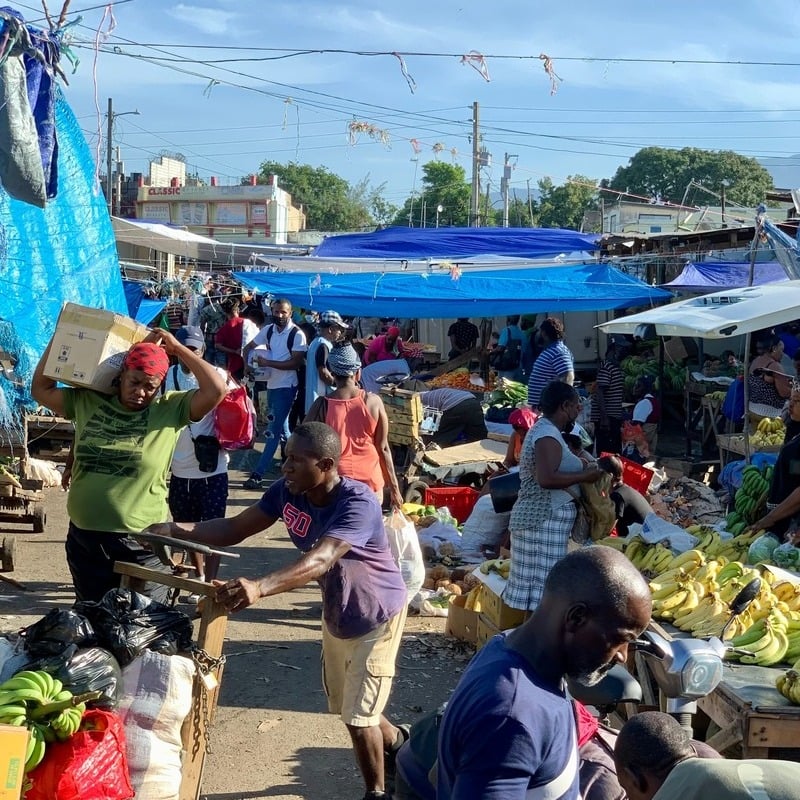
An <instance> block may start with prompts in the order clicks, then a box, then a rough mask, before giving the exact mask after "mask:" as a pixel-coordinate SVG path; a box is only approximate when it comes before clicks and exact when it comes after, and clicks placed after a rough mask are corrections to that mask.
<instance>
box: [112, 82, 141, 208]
mask: <svg viewBox="0 0 800 800" xmlns="http://www.w3.org/2000/svg"><path fill="white" fill-rule="evenodd" d="M126 114H135V115H137V116H138V114H139V112H138V111H120V112H115V111H114V101H113V100H112V99H111V98H110V97H109V98H108V113H107V117H108V118H107V120H106V122H107V125H106V205H107V206H108V216H109V217H110V216H112V214H113V212H114V205H113V202H114V192H113V188H114V183H113V178H112V173H113V172H114V167H113V164H114V148H113V146H112V141H111V140H112V138H113V135H114V120H115V119H116V118H117V117H122V116H125V115H126Z"/></svg>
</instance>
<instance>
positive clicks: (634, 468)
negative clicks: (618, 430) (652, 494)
mask: <svg viewBox="0 0 800 800" xmlns="http://www.w3.org/2000/svg"><path fill="white" fill-rule="evenodd" d="M600 455H603V456H610V455H613V453H601V454H600ZM617 458H618V459H619V460H620V461H621V462H622V480H623V481H624V482H625V483H626V484H627V485H628V486H630V487H631V488H632V489H636V491H637V492H639V494H641V495H644V496H645V497H647V489H648V488H649V486H650V481H651V480H653V474H654V473H653V470H651V469H648V468H647V467H643V466H642V465H641V464H637V463H636V462H635V461H631V460H630V459H629V458H625V457H624V456H620V455H618V456H617Z"/></svg>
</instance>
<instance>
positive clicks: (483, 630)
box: [475, 614, 501, 649]
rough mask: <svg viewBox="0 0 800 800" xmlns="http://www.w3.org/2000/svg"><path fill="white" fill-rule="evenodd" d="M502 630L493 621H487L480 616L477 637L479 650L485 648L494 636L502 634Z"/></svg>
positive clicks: (476, 642) (476, 641)
mask: <svg viewBox="0 0 800 800" xmlns="http://www.w3.org/2000/svg"><path fill="white" fill-rule="evenodd" d="M500 632H501V631H500V628H498V627H497V626H496V625H495V624H494V623H493V622H492V621H491V620H489V619H487V618H486V617H485V616H484V615H483V614H478V628H477V634H476V637H475V644H476V645H478V649H480V648H481V647H483V646H484V645H485V644H486V642H488V641H489V639H491V638H492V636H495V635H496V634H498V633H500Z"/></svg>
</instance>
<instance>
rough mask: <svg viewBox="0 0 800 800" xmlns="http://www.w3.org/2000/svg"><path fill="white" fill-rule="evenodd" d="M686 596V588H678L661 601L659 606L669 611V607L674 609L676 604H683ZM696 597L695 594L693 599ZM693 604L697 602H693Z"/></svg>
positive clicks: (687, 594) (687, 591) (687, 592)
mask: <svg viewBox="0 0 800 800" xmlns="http://www.w3.org/2000/svg"><path fill="white" fill-rule="evenodd" d="M688 596H689V590H688V589H678V591H677V592H674V593H673V594H672V596H671V597H668V598H667V599H666V600H664V602H663V603H661V608H662V609H663V610H664V611H669V610H670V609H675V608H677V607H678V606H681V607H683V604H684V602H685V601H686V598H687V597H688ZM696 597H697V596H696V595H695V599H696ZM695 605H697V604H696V603H695Z"/></svg>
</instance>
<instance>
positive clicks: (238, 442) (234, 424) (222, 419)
mask: <svg viewBox="0 0 800 800" xmlns="http://www.w3.org/2000/svg"><path fill="white" fill-rule="evenodd" d="M214 435H215V436H216V437H217V439H218V440H219V443H220V446H221V447H222V448H223V449H224V450H250V449H251V448H252V447H253V445H254V444H255V440H256V409H255V406H254V405H253V401H252V400H251V399H250V395H249V394H247V389H245V388H244V386H237V387H236V388H235V389H231V390H230V391H229V392H228V393H227V394H226V395H225V397H224V398H223V400H222V402H221V403H220V404H219V405H218V406H217V407H216V408H215V409H214Z"/></svg>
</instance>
